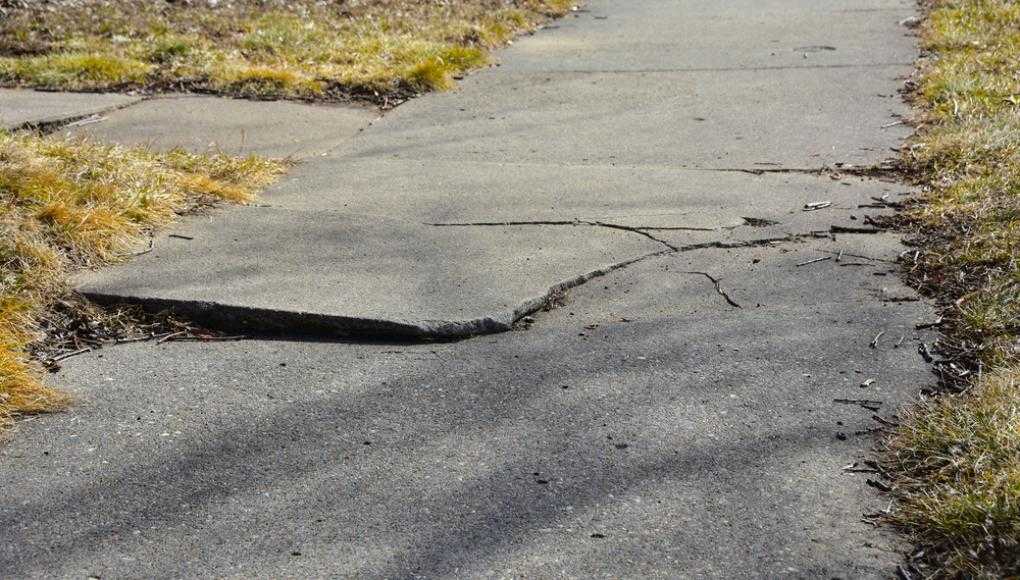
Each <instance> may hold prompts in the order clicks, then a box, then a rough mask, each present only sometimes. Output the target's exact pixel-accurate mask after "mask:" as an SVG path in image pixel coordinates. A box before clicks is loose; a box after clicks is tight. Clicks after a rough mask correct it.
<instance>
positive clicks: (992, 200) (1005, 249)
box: [886, 0, 1020, 578]
mask: <svg viewBox="0 0 1020 580" xmlns="http://www.w3.org/2000/svg"><path fill="white" fill-rule="evenodd" d="M926 8H927V9H928V13H927V18H926V19H925V22H924V23H923V24H922V27H921V39H922V44H923V48H924V50H925V54H924V58H923V59H922V62H921V66H920V72H919V77H918V84H917V90H916V91H915V98H916V102H917V104H919V105H920V106H921V107H922V108H923V112H922V114H921V117H920V118H919V121H920V125H919V129H918V132H917V134H916V136H915V137H914V139H913V140H912V142H911V143H909V146H908V147H907V148H905V153H904V156H903V165H904V167H905V168H906V169H907V170H908V171H909V172H910V173H911V175H912V176H913V177H914V178H915V179H916V180H917V181H918V182H919V183H920V184H921V185H922V186H923V194H922V196H921V199H920V200H919V203H916V204H912V205H911V206H910V207H909V208H908V210H907V212H906V215H905V220H906V223H907V225H908V226H909V227H910V228H912V229H913V233H914V236H913V239H912V242H913V243H914V244H916V245H917V250H918V251H917V253H916V255H915V256H916V257H915V259H914V263H913V264H911V265H910V266H911V268H910V274H909V276H910V279H911V280H912V281H913V282H914V283H915V285H916V286H917V287H919V288H920V289H921V290H922V291H924V292H926V293H927V294H929V295H930V296H933V297H935V298H936V299H937V300H938V301H939V303H940V304H941V306H942V313H943V319H944V322H943V324H942V326H941V329H942V330H943V332H944V334H945V339H944V340H943V344H944V347H943V349H942V350H943V352H942V354H943V355H945V356H946V357H947V358H948V359H950V360H951V362H952V363H953V364H954V365H955V366H953V367H951V368H952V369H954V370H953V372H952V376H947V375H943V382H944V386H945V387H946V389H947V391H951V392H947V393H946V394H943V395H941V396H940V397H937V398H935V399H932V400H926V401H924V402H923V403H922V404H921V405H919V406H918V407H917V408H916V409H914V410H913V411H911V412H909V413H908V414H907V415H906V416H905V417H904V419H903V421H902V423H901V426H900V427H899V428H897V430H896V432H895V434H894V435H893V436H892V437H891V439H890V440H889V441H888V455H887V461H886V469H887V470H888V472H889V474H890V475H891V477H892V480H893V484H894V488H895V490H896V494H897V496H898V498H899V500H900V502H899V507H898V509H896V510H895V511H894V512H893V514H892V515H891V517H890V520H891V521H892V522H893V523H894V524H896V525H898V526H900V527H902V528H903V529H904V530H906V531H907V532H909V533H911V534H912V535H913V536H914V537H915V538H916V539H917V540H918V542H919V543H920V544H921V546H922V548H923V550H922V551H921V554H922V556H920V557H919V558H918V559H917V561H916V562H915V563H914V565H916V566H917V567H918V568H919V569H920V571H921V572H922V573H923V575H924V576H925V577H929V576H934V577H987V578H1000V577H1017V576H1020V75H1017V72H1016V71H1017V70H1020V3H1017V2H1015V1H1011V0H930V1H929V2H927V6H926ZM956 391H959V392H956Z"/></svg>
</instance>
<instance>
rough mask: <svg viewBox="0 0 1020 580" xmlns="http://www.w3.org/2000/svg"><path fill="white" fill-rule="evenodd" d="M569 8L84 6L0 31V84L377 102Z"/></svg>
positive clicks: (337, 0) (122, 2)
mask: <svg viewBox="0 0 1020 580" xmlns="http://www.w3.org/2000/svg"><path fill="white" fill-rule="evenodd" d="M573 3H574V0H443V1H441V2H440V1H434V0H332V1H326V2H320V1H316V0H224V1H222V2H218V3H215V5H212V4H210V3H206V2H203V1H197V2H188V3H185V2H166V1H163V0H155V1H151V2H136V1H133V0H112V1H111V0H85V1H83V2H75V3H72V4H68V5H66V6H61V5H59V4H58V7H57V8H55V9H47V8H46V6H45V5H43V6H42V7H39V8H36V9H22V10H15V11H14V12H12V13H11V15H9V16H8V17H7V18H4V19H2V20H0V84H6V85H19V86H32V87H45V88H57V89H69V90H124V89H140V90H157V91H168V90H170V91H173V90H181V89H184V90H192V91H200V92H213V93H218V94H227V95H234V96H242V97H254V98H297V99H310V100H336V99H346V98H351V97H356V98H368V99H372V100H385V99H389V98H394V97H396V98H398V99H399V98H402V97H404V96H407V95H409V94H413V93H417V92H422V91H428V90H434V89H445V88H449V87H450V86H451V85H452V83H453V78H454V77H455V76H457V75H459V74H460V73H462V72H464V71H466V70H468V69H471V68H475V67H478V66H482V65H484V64H485V63H487V62H488V53H489V50H490V49H491V48H493V47H496V46H499V45H502V44H505V43H506V42H508V41H509V40H510V39H511V38H512V37H513V36H514V35H515V34H518V33H520V32H522V31H525V30H529V29H531V28H533V27H535V26H536V25H538V24H539V23H541V22H542V21H544V20H546V19H548V18H550V17H553V16H557V15H562V14H564V13H565V12H567V11H569V10H570V8H571V7H572V6H573Z"/></svg>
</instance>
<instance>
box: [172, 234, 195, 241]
mask: <svg viewBox="0 0 1020 580" xmlns="http://www.w3.org/2000/svg"><path fill="white" fill-rule="evenodd" d="M167 237H168V238H177V239H179V240H193V239H195V238H193V237H191V236H185V235H183V234H170V235H168V236H167Z"/></svg>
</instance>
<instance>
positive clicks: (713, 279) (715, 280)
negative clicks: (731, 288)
mask: <svg viewBox="0 0 1020 580" xmlns="http://www.w3.org/2000/svg"><path fill="white" fill-rule="evenodd" d="M680 273H681V274H695V275H699V276H704V277H706V278H708V279H709V280H710V281H711V282H712V284H713V285H714V286H715V291H716V292H717V293H718V294H719V295H720V296H722V297H723V300H726V303H727V304H729V305H730V306H732V307H734V308H743V306H741V305H739V304H737V303H736V301H734V300H733V299H732V298H730V295H729V294H727V293H726V291H725V290H723V289H722V285H720V283H719V279H718V278H716V277H715V276H713V275H711V274H709V273H708V272H699V271H694V270H691V271H683V272H680Z"/></svg>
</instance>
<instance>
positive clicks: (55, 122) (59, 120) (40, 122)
mask: <svg viewBox="0 0 1020 580" xmlns="http://www.w3.org/2000/svg"><path fill="white" fill-rule="evenodd" d="M119 96H123V97H125V98H127V99H128V100H126V101H124V102H122V103H117V104H113V105H108V106H99V107H93V108H91V109H86V110H84V111H80V112H76V113H67V114H63V115H60V114H55V115H50V116H48V117H41V118H39V119H33V120H31V121H24V122H21V123H17V124H14V125H3V126H0V129H2V130H4V131H8V132H11V133H16V132H18V131H38V132H39V133H43V134H48V133H53V132H54V131H58V130H60V129H63V128H64V127H67V126H68V125H71V124H73V123H77V122H78V121H83V120H85V119H90V118H92V117H96V116H98V115H105V114H107V113H113V112H115V111H120V110H122V109H126V108H128V107H132V106H134V105H137V104H138V103H141V102H142V101H144V100H146V99H145V97H140V96H139V97H135V96H130V95H119Z"/></svg>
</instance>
